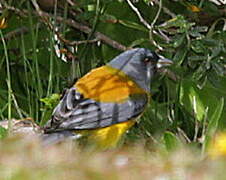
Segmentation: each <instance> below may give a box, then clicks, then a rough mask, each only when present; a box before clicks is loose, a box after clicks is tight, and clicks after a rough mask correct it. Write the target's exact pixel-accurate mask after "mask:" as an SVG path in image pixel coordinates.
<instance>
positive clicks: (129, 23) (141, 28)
mask: <svg viewBox="0 0 226 180" xmlns="http://www.w3.org/2000/svg"><path fill="white" fill-rule="evenodd" d="M119 23H120V24H122V25H123V26H126V27H129V28H132V29H136V30H139V31H144V32H148V29H146V28H145V27H144V26H141V25H140V24H137V23H135V22H132V21H126V20H123V21H122V20H119Z"/></svg>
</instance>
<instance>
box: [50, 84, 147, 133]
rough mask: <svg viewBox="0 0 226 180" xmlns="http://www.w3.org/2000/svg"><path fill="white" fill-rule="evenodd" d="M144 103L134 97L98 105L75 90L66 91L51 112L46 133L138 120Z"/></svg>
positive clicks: (144, 98) (141, 96)
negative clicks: (135, 118)
mask: <svg viewBox="0 0 226 180" xmlns="http://www.w3.org/2000/svg"><path fill="white" fill-rule="evenodd" d="M147 102H148V95H147V94H137V95H136V98H134V97H129V98H128V99H127V100H125V101H124V102H122V103H106V102H105V103H101V102H97V101H95V100H91V99H86V98H84V97H83V95H82V94H80V93H79V92H78V90H77V89H76V88H74V87H73V88H71V89H68V90H67V91H66V93H65V95H64V97H63V98H62V100H61V101H60V103H59V104H58V105H57V107H56V108H55V110H54V112H53V116H52V119H51V120H50V123H48V124H49V125H50V126H49V127H48V126H47V127H46V129H48V130H53V131H54V130H81V129H95V128H101V127H107V126H110V125H112V124H116V123H121V122H125V121H128V120H130V119H132V118H134V117H137V116H139V115H140V114H141V113H142V112H143V111H144V108H145V105H146V104H147Z"/></svg>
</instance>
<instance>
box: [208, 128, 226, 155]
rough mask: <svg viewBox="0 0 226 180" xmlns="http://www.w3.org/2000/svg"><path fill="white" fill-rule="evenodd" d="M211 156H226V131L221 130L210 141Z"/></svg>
mask: <svg viewBox="0 0 226 180" xmlns="http://www.w3.org/2000/svg"><path fill="white" fill-rule="evenodd" d="M208 152H209V155H210V157H213V158H217V157H222V156H225V157H226V132H221V133H219V134H217V135H216V137H215V138H214V139H213V141H212V142H211V143H210V146H209V149H208Z"/></svg>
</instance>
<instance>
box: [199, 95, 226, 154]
mask: <svg viewBox="0 0 226 180" xmlns="http://www.w3.org/2000/svg"><path fill="white" fill-rule="evenodd" d="M223 108H224V98H221V100H220V103H219V104H218V105H217V107H216V109H215V111H214V113H213V114H212V116H211V117H210V120H209V124H208V127H207V132H206V134H205V141H204V143H203V146H202V152H203V153H204V152H205V151H206V149H207V147H208V146H209V143H210V141H211V139H212V137H213V135H214V134H215V133H216V131H217V129H218V123H219V120H220V118H221V115H222V113H223Z"/></svg>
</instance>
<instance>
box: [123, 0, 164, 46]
mask: <svg viewBox="0 0 226 180" xmlns="http://www.w3.org/2000/svg"><path fill="white" fill-rule="evenodd" d="M126 1H127V3H128V4H129V6H130V7H131V9H132V10H133V11H134V12H135V13H136V14H137V16H138V18H139V20H140V22H141V23H143V25H144V26H146V27H147V29H148V30H149V39H150V41H151V43H152V44H153V45H154V46H156V47H157V48H158V49H160V50H163V48H162V47H161V46H159V45H158V44H157V43H156V42H155V40H154V38H153V36H152V33H153V31H154V30H153V28H154V25H155V23H156V21H157V19H158V18H159V15H160V12H161V9H162V3H161V2H162V0H160V4H159V9H158V12H157V14H156V16H155V18H154V20H153V22H152V24H151V25H150V24H149V23H148V22H147V21H146V20H145V19H144V18H143V17H142V15H141V13H140V12H139V10H138V9H137V8H136V7H135V6H134V5H133V3H132V2H131V1H130V0H126ZM155 33H157V32H155Z"/></svg>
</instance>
